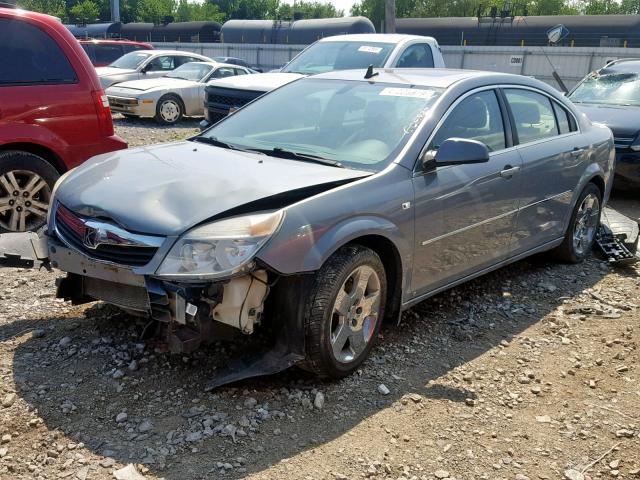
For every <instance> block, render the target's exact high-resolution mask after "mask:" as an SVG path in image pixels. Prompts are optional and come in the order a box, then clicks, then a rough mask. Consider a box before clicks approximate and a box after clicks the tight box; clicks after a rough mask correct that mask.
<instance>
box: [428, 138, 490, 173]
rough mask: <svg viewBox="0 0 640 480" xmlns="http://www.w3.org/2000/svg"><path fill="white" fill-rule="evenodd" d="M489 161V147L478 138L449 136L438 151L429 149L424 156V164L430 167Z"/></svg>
mask: <svg viewBox="0 0 640 480" xmlns="http://www.w3.org/2000/svg"><path fill="white" fill-rule="evenodd" d="M488 161H489V148H488V147H487V146H486V145H485V144H484V143H482V142H479V141H478V140H469V139H466V138H449V139H447V140H445V141H444V142H442V145H440V147H439V148H438V150H437V151H434V150H429V151H427V152H425V153H424V155H423V156H422V164H423V165H424V167H425V169H426V168H428V167H434V166H436V167H442V166H445V165H464V164H468V163H484V162H488Z"/></svg>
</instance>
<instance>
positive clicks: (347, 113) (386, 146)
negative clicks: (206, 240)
mask: <svg viewBox="0 0 640 480" xmlns="http://www.w3.org/2000/svg"><path fill="white" fill-rule="evenodd" d="M441 92H442V90H441V89H436V88H421V87H409V86H407V85H395V84H388V83H387V84H384V83H369V82H364V81H347V80H326V79H317V78H313V77H310V78H306V79H304V80H300V81H297V82H293V83H291V84H289V85H287V86H285V87H282V88H280V89H277V90H274V91H273V92H271V93H269V94H267V95H265V96H263V97H261V98H260V99H259V100H257V101H255V102H253V103H251V104H249V105H247V106H246V107H244V108H243V109H241V110H240V111H238V112H237V113H234V114H232V115H230V116H229V117H227V118H226V119H225V120H224V121H222V122H220V123H218V124H217V125H215V126H214V127H212V128H210V129H209V130H207V131H205V132H204V133H203V134H202V135H201V136H200V138H198V137H196V140H198V139H199V140H200V141H206V140H207V139H210V140H215V141H216V142H218V143H222V144H226V146H228V147H231V148H239V149H248V150H252V149H253V150H259V151H262V152H264V153H267V154H273V153H275V154H279V155H275V156H283V155H282V154H283V153H285V154H286V153H291V152H295V153H298V154H301V156H302V155H306V156H309V157H314V158H315V159H316V160H318V159H321V160H326V161H327V163H330V162H331V163H333V164H336V163H339V164H341V166H344V167H347V168H354V169H360V170H369V171H374V172H375V171H380V170H382V169H383V168H384V167H385V166H386V165H387V164H388V163H389V162H390V161H391V160H392V159H393V158H394V157H395V155H397V154H398V152H399V151H400V149H401V148H402V147H403V146H404V145H405V144H406V143H407V141H408V139H409V137H410V136H411V134H412V133H413V132H414V130H415V129H416V128H417V127H418V125H419V124H420V122H421V120H422V119H423V118H424V116H425V115H426V114H427V112H428V111H429V109H430V108H431V106H432V105H433V103H434V102H435V100H436V99H437V98H438V96H439V95H440V93H441ZM274 150H275V151H274ZM283 150H284V151H285V152H283ZM287 158H290V157H287ZM299 160H303V159H299ZM307 160H308V159H307Z"/></svg>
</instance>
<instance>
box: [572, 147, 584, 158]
mask: <svg viewBox="0 0 640 480" xmlns="http://www.w3.org/2000/svg"><path fill="white" fill-rule="evenodd" d="M582 152H584V148H578V147H576V148H574V149H573V150H571V155H573V156H574V157H579V156H580V155H582Z"/></svg>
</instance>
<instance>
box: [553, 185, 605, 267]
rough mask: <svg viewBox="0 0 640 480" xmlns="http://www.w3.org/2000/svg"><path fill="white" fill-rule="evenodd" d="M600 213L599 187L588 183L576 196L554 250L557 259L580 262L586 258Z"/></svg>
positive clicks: (594, 235)
mask: <svg viewBox="0 0 640 480" xmlns="http://www.w3.org/2000/svg"><path fill="white" fill-rule="evenodd" d="M601 213H602V194H601V193H600V189H599V188H598V187H597V186H596V185H594V184H593V183H588V184H587V186H586V187H584V190H582V193H581V194H580V196H579V197H578V201H577V202H576V206H575V207H574V209H573V213H572V214H571V220H570V221H569V227H568V228H567V231H566V233H565V236H564V240H563V241H562V243H561V244H560V246H559V247H558V248H557V249H556V250H555V254H556V257H558V259H560V260H562V261H565V262H569V263H580V262H582V261H583V260H584V259H585V258H587V255H589V252H590V251H591V248H592V247H593V243H594V242H595V239H596V234H597V232H598V226H599V225H600V215H601Z"/></svg>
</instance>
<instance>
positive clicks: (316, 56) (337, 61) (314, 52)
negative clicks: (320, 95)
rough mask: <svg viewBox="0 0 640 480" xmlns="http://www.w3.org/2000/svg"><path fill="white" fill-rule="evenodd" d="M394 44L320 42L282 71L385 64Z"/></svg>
mask: <svg viewBox="0 0 640 480" xmlns="http://www.w3.org/2000/svg"><path fill="white" fill-rule="evenodd" d="M393 47H395V45H394V44H393V43H380V42H347V41H345V42H318V43H315V44H314V45H312V46H310V47H309V48H307V49H306V50H304V51H303V52H302V53H301V54H300V55H298V56H297V57H295V58H294V59H293V60H291V62H290V63H289V64H288V65H287V66H286V67H284V68H283V69H282V71H283V72H289V73H302V74H305V75H313V74H315V73H323V72H331V71H333V70H350V69H360V68H367V67H368V66H369V65H373V66H374V67H382V66H384V64H385V62H386V61H387V58H388V57H389V54H390V53H391V51H392V50H393Z"/></svg>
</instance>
